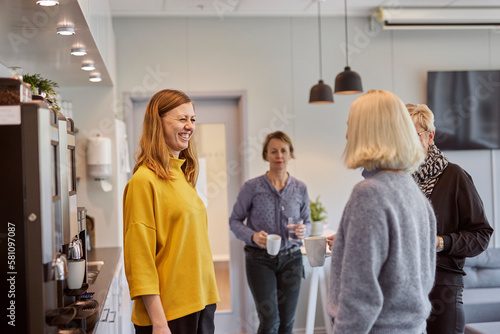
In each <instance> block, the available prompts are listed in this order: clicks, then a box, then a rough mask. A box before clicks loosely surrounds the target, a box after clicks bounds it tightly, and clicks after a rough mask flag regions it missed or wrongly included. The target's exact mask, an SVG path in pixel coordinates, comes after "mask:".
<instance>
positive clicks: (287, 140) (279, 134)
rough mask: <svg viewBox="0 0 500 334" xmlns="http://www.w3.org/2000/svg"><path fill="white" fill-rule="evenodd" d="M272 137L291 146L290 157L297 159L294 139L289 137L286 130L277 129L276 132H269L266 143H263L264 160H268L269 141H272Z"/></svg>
mask: <svg viewBox="0 0 500 334" xmlns="http://www.w3.org/2000/svg"><path fill="white" fill-rule="evenodd" d="M271 139H279V140H281V141H283V142H285V143H287V144H288V147H289V148H290V157H291V158H292V159H295V155H294V154H293V144H292V140H291V139H290V137H288V135H287V134H286V133H284V132H281V131H275V132H271V133H270V134H268V135H267V136H266V139H264V144H263V145H262V158H263V159H264V161H267V146H268V145H269V142H270V141H271Z"/></svg>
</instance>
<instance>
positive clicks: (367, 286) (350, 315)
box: [333, 183, 389, 334]
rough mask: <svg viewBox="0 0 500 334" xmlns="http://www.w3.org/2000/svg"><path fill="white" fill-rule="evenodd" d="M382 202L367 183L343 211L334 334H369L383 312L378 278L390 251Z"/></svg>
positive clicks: (359, 187) (359, 186)
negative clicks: (342, 245) (340, 268)
mask: <svg viewBox="0 0 500 334" xmlns="http://www.w3.org/2000/svg"><path fill="white" fill-rule="evenodd" d="M382 201H383V199H381V196H380V194H379V193H378V192H377V191H376V190H375V189H373V188H371V187H370V186H367V185H366V183H365V184H358V186H356V187H355V188H354V190H353V193H352V195H351V198H350V199H349V202H348V204H347V206H346V209H345V210H344V215H343V217H342V221H341V228H342V233H341V236H340V237H341V238H343V240H341V242H342V243H343V244H344V253H343V258H342V260H341V261H342V262H341V266H342V270H341V274H340V277H339V278H337V279H340V291H341V293H340V294H339V297H338V298H339V300H338V311H337V315H336V317H335V321H334V330H333V332H334V333H336V334H341V333H346V334H347V333H368V332H369V331H370V329H371V328H372V326H373V324H374V323H375V321H376V319H377V317H378V315H379V313H380V311H381V310H382V305H383V293H382V290H381V287H380V285H379V283H378V276H379V273H380V271H381V267H382V266H383V264H384V262H385V259H386V258H387V255H388V251H389V231H388V226H387V217H386V216H385V213H384V209H383V203H382ZM339 230H340V229H339ZM338 237H339V236H337V237H336V238H335V242H337V238H338ZM335 242H334V244H335ZM333 251H335V249H334V250H333Z"/></svg>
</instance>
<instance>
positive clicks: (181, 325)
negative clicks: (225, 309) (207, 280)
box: [134, 304, 216, 334]
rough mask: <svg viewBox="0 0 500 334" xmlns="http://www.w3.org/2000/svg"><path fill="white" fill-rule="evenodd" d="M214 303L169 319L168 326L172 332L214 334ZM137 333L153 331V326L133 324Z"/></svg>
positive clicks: (178, 333)
mask: <svg viewBox="0 0 500 334" xmlns="http://www.w3.org/2000/svg"><path fill="white" fill-rule="evenodd" d="M215 308H216V304H211V305H207V306H206V307H205V308H204V309H203V310H201V311H199V312H196V313H192V314H188V315H186V316H185V317H182V318H178V319H174V320H170V321H169V322H168V327H169V328H170V331H171V332H172V334H214V332H215V323H214V316H215ZM134 327H135V332H136V333H137V334H151V333H153V326H137V325H134Z"/></svg>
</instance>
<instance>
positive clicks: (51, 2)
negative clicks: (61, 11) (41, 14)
mask: <svg viewBox="0 0 500 334" xmlns="http://www.w3.org/2000/svg"><path fill="white" fill-rule="evenodd" d="M36 4H37V5H40V6H45V7H51V6H55V5H58V4H59V0H38V1H37V2H36Z"/></svg>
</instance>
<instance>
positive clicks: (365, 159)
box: [344, 90, 425, 172]
mask: <svg viewBox="0 0 500 334" xmlns="http://www.w3.org/2000/svg"><path fill="white" fill-rule="evenodd" d="M367 109H369V110H370V111H369V112H366V110H367ZM402 110H405V105H404V103H403V102H402V101H401V100H400V99H399V98H398V97H397V96H396V95H394V94H393V93H391V92H388V91H383V90H378V91H376V90H371V91H369V92H368V93H366V94H365V95H362V96H360V97H359V98H358V99H356V100H355V101H354V102H353V103H352V106H351V110H350V112H349V118H348V121H347V124H348V127H349V138H348V139H347V145H346V147H345V150H344V157H345V164H346V166H347V168H351V169H354V168H358V167H363V168H365V169H367V170H374V169H377V168H387V169H394V170H404V171H406V172H413V171H414V170H416V169H417V168H418V166H419V165H420V164H421V163H422V161H423V160H424V158H425V152H424V150H423V149H422V147H421V145H420V142H419V140H418V136H416V135H412V134H413V132H414V131H413V130H414V129H415V126H414V125H413V122H412V120H411V118H410V117H406V116H407V115H406V114H407V113H408V112H406V114H405V113H402V112H401V111H402ZM375 130H376V131H375Z"/></svg>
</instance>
